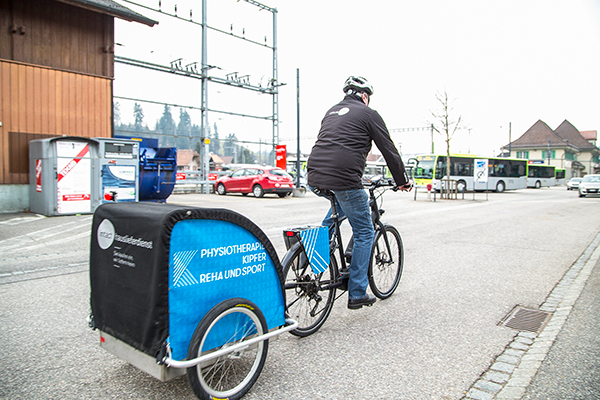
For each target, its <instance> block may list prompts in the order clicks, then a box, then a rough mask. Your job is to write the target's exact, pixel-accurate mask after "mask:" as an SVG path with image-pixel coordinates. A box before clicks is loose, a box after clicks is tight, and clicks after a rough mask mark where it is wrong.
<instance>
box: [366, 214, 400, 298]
mask: <svg viewBox="0 0 600 400" xmlns="http://www.w3.org/2000/svg"><path fill="white" fill-rule="evenodd" d="M386 239H387V240H386ZM403 265H404V246H403V245H402V238H401V237H400V234H399V233H398V231H397V230H396V228H394V227H393V226H391V225H384V227H383V229H379V230H377V231H376V232H375V240H374V241H373V248H372V249H371V260H370V262H369V275H368V276H369V287H370V288H371V291H372V292H373V294H374V295H375V296H377V297H378V298H380V299H387V298H388V297H390V296H391V295H392V294H393V293H394V291H395V290H396V288H397V287H398V283H400V277H401V276H402V266H403Z"/></svg>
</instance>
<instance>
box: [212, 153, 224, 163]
mask: <svg viewBox="0 0 600 400" xmlns="http://www.w3.org/2000/svg"><path fill="white" fill-rule="evenodd" d="M210 158H211V159H212V160H213V162H215V163H217V164H223V163H225V161H223V159H222V158H221V157H219V156H218V155H217V154H211V155H210Z"/></svg>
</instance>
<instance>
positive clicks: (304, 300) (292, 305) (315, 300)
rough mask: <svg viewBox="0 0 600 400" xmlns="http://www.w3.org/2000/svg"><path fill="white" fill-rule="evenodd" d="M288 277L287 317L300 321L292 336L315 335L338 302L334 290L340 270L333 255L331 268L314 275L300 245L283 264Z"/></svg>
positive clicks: (285, 258) (286, 279)
mask: <svg viewBox="0 0 600 400" xmlns="http://www.w3.org/2000/svg"><path fill="white" fill-rule="evenodd" d="M282 265H283V275H284V276H285V296H286V308H285V310H286V315H287V316H288V317H289V318H292V319H294V320H296V321H298V327H297V328H296V329H294V330H292V331H290V332H291V333H292V334H293V335H296V336H300V337H305V336H309V335H312V334H313V333H315V332H316V331H318V330H319V328H321V326H323V324H324V323H325V320H326V319H327V317H329V313H331V309H332V307H333V302H334V301H335V288H331V284H332V283H333V282H334V277H336V276H337V273H338V267H337V262H336V260H335V257H333V254H332V255H331V257H330V262H329V268H327V270H326V271H324V272H322V273H320V274H315V273H314V272H313V271H312V268H311V267H310V265H309V264H308V260H307V258H306V254H305V253H304V252H303V251H302V247H301V246H299V245H296V246H294V247H293V248H292V249H291V250H290V252H289V253H288V254H286V256H285V257H284V260H283V262H282Z"/></svg>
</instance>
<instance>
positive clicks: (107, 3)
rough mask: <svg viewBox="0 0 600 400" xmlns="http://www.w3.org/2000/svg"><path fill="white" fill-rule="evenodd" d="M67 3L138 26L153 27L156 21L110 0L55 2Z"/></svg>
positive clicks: (66, 0) (61, 0)
mask: <svg viewBox="0 0 600 400" xmlns="http://www.w3.org/2000/svg"><path fill="white" fill-rule="evenodd" d="M56 1H60V2H62V3H67V4H70V5H72V6H75V7H80V8H86V9H88V10H92V11H95V12H98V13H100V14H106V15H112V16H113V17H117V18H120V19H124V20H126V21H130V22H139V23H140V24H144V25H148V26H154V25H156V24H158V21H154V20H153V19H150V18H146V17H144V16H143V15H142V14H139V13H136V12H135V11H132V10H130V9H129V8H127V7H124V6H122V5H120V4H118V3H116V2H114V1H112V0H56Z"/></svg>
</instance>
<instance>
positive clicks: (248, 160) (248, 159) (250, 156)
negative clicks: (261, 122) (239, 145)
mask: <svg viewBox="0 0 600 400" xmlns="http://www.w3.org/2000/svg"><path fill="white" fill-rule="evenodd" d="M242 154H243V156H244V161H243V162H244V164H254V163H255V162H256V159H255V157H254V152H252V151H250V150H249V149H247V148H245V147H244V148H243V150H242Z"/></svg>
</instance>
